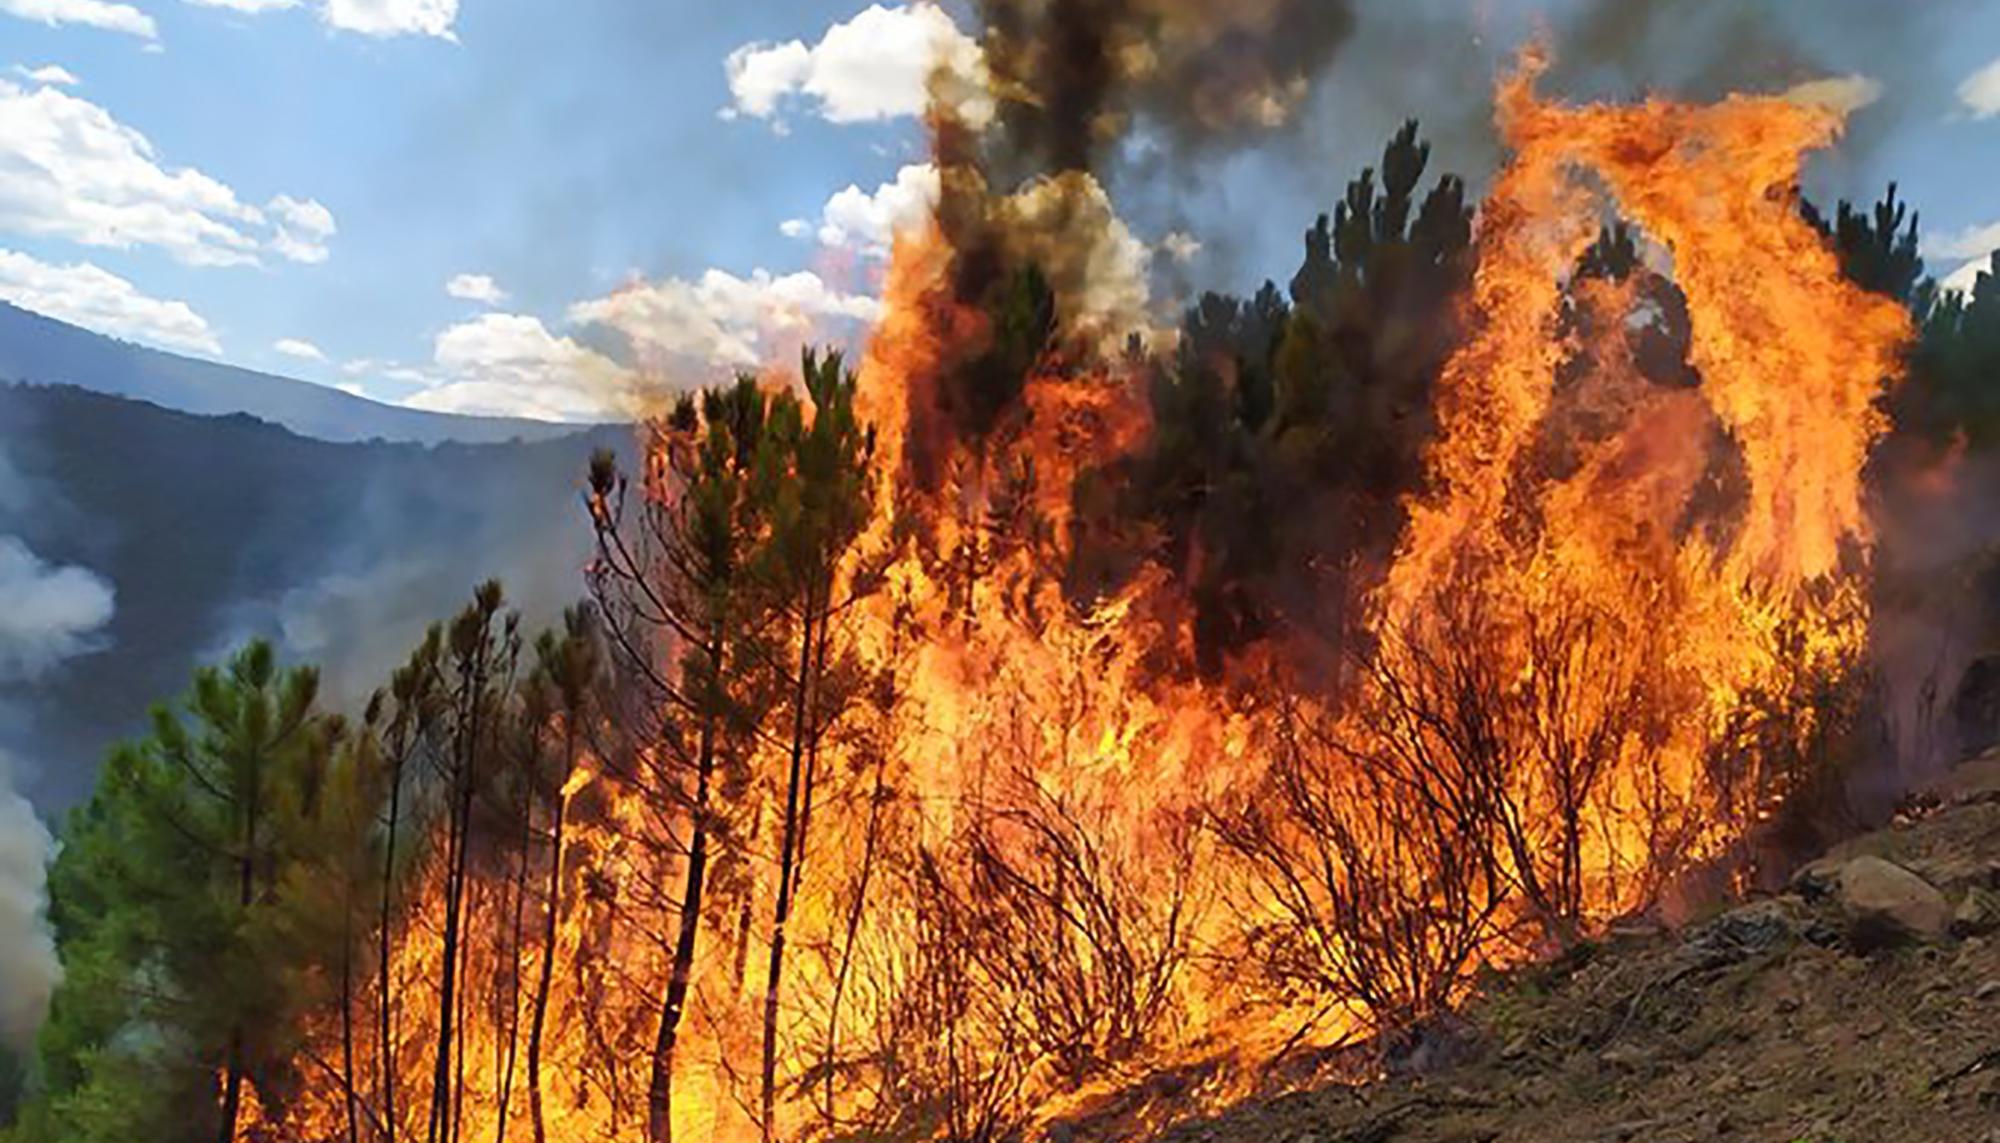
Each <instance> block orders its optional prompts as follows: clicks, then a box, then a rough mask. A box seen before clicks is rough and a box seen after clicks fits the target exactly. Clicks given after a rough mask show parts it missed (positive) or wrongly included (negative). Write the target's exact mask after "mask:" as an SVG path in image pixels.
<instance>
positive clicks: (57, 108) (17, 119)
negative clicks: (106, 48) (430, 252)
mask: <svg viewBox="0 0 2000 1143" xmlns="http://www.w3.org/2000/svg"><path fill="white" fill-rule="evenodd" d="M270 209H271V210H272V212H273V213H274V214H275V215H276V216H277V222H276V226H275V231H274V232H273V233H270V234H269V235H268V248H269V249H270V250H272V251H275V252H276V253H278V254H279V255H280V256H282V257H286V258H291V259H294V260H298V261H316V260H319V259H323V258H325V257H326V249H325V244H324V243H325V239H326V238H327V237H329V236H330V235H331V234H332V233H333V216H332V214H331V213H329V212H328V211H327V209H326V208H325V207H324V206H321V205H320V204H319V203H317V202H313V201H312V200H310V199H308V200H304V201H300V200H296V199H292V198H289V197H287V196H284V195H280V196H278V197H277V198H275V199H273V200H272V201H271V204H270ZM0 229H9V230H15V231H19V232H22V233H27V234H38V235H49V236H54V237H60V238H67V239H70V240H72V241H75V242H81V243H83V244H84V245H87V246H108V247H115V248H118V249H130V248H132V247H136V246H150V247H156V248H158V249H161V250H164V251H165V252H167V253H168V254H170V255H172V256H173V257H174V258H176V259H177V260H179V261H181V262H184V263H187V264H188V265H193V266H229V265H247V264H254V263H256V262H257V261H258V259H259V255H260V254H261V253H262V252H263V251H264V249H265V248H266V245H267V235H266V233H265V232H266V231H267V230H271V229H272V227H271V223H270V221H269V220H268V219H267V218H266V217H265V214H264V212H263V211H261V210H259V209H258V208H256V207H254V206H252V205H250V204H248V203H245V202H243V201H242V200H240V199H239V198H238V197H237V196H236V192H235V191H234V190H232V189H230V187H229V186H227V185H226V184H224V183H222V182H221V181H219V180H217V179H215V178H212V177H210V176H209V175H207V174H204V173H203V172H201V171H198V170H195V169H194V168H192V167H181V168H178V169H170V168H168V167H165V166H162V165H161V164H160V162H159V159H158V156H157V153H156V152H155V150H154V148H153V144H152V142H151V141H150V140H148V139H147V138H146V137H145V136H144V135H142V134H140V133H139V132H138V131H136V130H134V129H132V128H131V127H128V126H126V125H125V124H123V123H120V122H119V121H118V120H117V119H115V118H113V117H112V115H111V114H110V112H108V111H106V110H104V109H103V108H102V107H99V106H98V105H96V104H95V103H92V102H90V101H89V100H86V99H80V98H78V97H76V96H74V95H71V94H69V93H68V92H65V91H61V90H59V89H57V88H54V87H38V88H34V89H32V90H29V89H24V88H22V87H21V86H19V85H18V84H14V83H10V82H8V81H5V80H0Z"/></svg>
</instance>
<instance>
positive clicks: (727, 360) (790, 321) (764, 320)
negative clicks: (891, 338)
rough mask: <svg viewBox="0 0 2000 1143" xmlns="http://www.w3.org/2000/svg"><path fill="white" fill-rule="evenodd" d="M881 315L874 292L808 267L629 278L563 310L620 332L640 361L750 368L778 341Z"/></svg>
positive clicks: (787, 342)
mask: <svg viewBox="0 0 2000 1143" xmlns="http://www.w3.org/2000/svg"><path fill="white" fill-rule="evenodd" d="M880 315H881V303H880V302H878V301H876V300H875V299H874V298H871V297H867V296H865V295H861V294H847V293H842V292H841V291H839V290H837V289H835V288H834V287H832V286H829V285H828V284H827V283H826V282H825V281H824V280H823V279H821V278H820V276H819V275H817V274H814V273H812V272H811V271H806V270H802V271H799V272H798V273H795V274H786V275H784V276H782V277H774V276H772V275H771V274H770V273H769V272H767V271H764V270H757V271H755V272H753V273H752V274H751V275H750V276H749V277H748V278H739V277H737V276H736V275H734V274H730V273H728V272H726V271H723V270H709V271H707V272H706V273H704V274H702V276H701V277H700V278H699V279H697V280H695V281H688V280H687V279H684V278H665V279H662V280H660V281H658V282H643V281H642V282H635V283H633V284H631V285H629V286H626V287H624V288H623V289H620V290H618V291H616V292H614V293H612V294H610V295H607V296H606V297H602V298H597V299H594V300H592V301H587V302H580V303H578V304H576V305H574V306H571V307H570V311H569V318H570V320H571V321H574V322H580V323H591V324H597V325H602V326H605V327H607V328H609V329H612V330H614V331H616V332H617V333H619V334H621V335H622V336H623V337H624V338H625V340H626V342H627V343H628V344H629V345H630V346H631V347H632V350H633V352H634V353H635V354H637V355H638V357H639V359H640V360H641V362H643V363H644V364H645V365H647V366H648V367H650V368H653V369H657V370H664V371H675V370H679V369H685V368H690V367H692V368H694V369H697V370H703V371H712V370H715V369H718V368H741V369H750V368H755V367H756V366H757V365H759V364H761V363H763V362H765V361H767V360H772V359H774V358H775V357H776V356H777V354H778V352H779V351H780V350H781V349H783V348H789V347H790V346H791V345H794V344H798V343H802V342H804V341H806V340H808V339H810V338H814V337H827V336H834V335H835V333H836V332H837V331H838V330H839V329H840V328H841V327H846V326H850V325H852V324H853V323H865V322H872V321H874V320H875V319H876V318H877V317H879V316H880Z"/></svg>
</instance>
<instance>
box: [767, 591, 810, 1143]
mask: <svg viewBox="0 0 2000 1143" xmlns="http://www.w3.org/2000/svg"><path fill="white" fill-rule="evenodd" d="M816 597H817V592H815V591H812V590H810V589H808V590H807V592H806V596H805V606H804V609H803V610H804V613H805V614H804V618H803V620H802V621H801V624H800V632H799V673H798V678H797V680H796V681H795V684H794V686H793V691H792V751H791V770H790V773H789V775H788V776H787V777H786V780H785V826H784V836H783V838H782V839H781V840H780V841H779V844H778V903H777V910H776V913H775V915H774V917H773V918H772V922H771V960H770V966H769V968H768V970H767V971H766V973H765V976H764V1058H763V1071H762V1081H763V1082H762V1088H761V1090H762V1093H763V1105H762V1106H763V1116H762V1120H763V1121H762V1124H761V1127H762V1132H763V1139H764V1141H765V1143H770V1140H771V1133H772V1131H773V1129H774V1119H775V1115H776V1111H777V1079H778V996H779V991H780V986H781V984H782V982H783V976H784V970H785V926H786V924H787V923H788V922H789V921H790V920H791V916H792V890H793V874H794V871H795V869H796V866H797V863H798V856H799V854H798V851H799V848H800V842H801V838H800V832H801V831H800V828H799V827H800V824H801V816H802V815H801V813H800V802H801V797H802V794H803V790H802V787H803V786H804V778H805V760H806V739H807V737H808V734H809V732H810V729H811V723H812V712H811V706H812V683H813V677H812V675H813V650H814V643H813V633H814V631H815V630H816V628H815V625H814V619H815V610H814V609H815V606H816Z"/></svg>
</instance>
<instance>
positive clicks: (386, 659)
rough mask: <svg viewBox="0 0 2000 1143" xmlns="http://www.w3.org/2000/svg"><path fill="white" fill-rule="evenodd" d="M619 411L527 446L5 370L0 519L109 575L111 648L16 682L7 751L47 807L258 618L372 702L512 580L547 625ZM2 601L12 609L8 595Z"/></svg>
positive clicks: (626, 433)
mask: <svg viewBox="0 0 2000 1143" xmlns="http://www.w3.org/2000/svg"><path fill="white" fill-rule="evenodd" d="M631 441H632V435H631V430H630V429H629V428H627V427H623V426H611V427H602V428H597V429H592V430H588V431H584V432H578V433H574V434H573V435H571V436H568V437H565V438H561V439H557V440H551V441H539V442H515V443H508V444H485V445H466V444H441V445H435V446H423V445H414V444H387V443H381V442H372V443H344V444H342V443H330V442H326V441H318V440H312V439H309V438H306V437H301V436H298V435H295V434H294V433H291V432H289V431H287V430H285V429H283V428H279V427H277V426H274V425H270V424H266V423H263V422H260V421H257V420H254V419H252V418H250V417H248V416H244V415H240V414H238V415H234V416H227V417H201V416H194V415H192V414H188V413H181V412H175V411H169V410H166V409H161V408H158V407H156V406H154V405H150V404H144V403H141V402H136V401H130V400H126V399H122V398H118V397H111V396H106V395H103V394H99V393H92V392H88V391H85V390H83V389H79V388H74V387H68V386H51V387H44V386H28V385H19V386H8V385H0V477H5V480H6V483H8V484H9V485H10V486H11V489H12V491H11V492H10V494H9V495H7V496H0V536H9V535H11V536H16V537H19V538H20V539H21V540H22V541H23V542H25V543H26V544H27V546H28V547H29V548H31V549H32V550H33V552H34V553H35V554H36V555H37V556H38V557H39V558H41V559H43V560H46V561H48V562H49V563H50V564H51V565H79V566H82V567H85V568H88V569H90V570H91V571H93V572H95V573H96V574H97V575H99V576H101V577H103V578H105V579H107V580H109V581H110V582H111V584H112V586H113V588H114V589H115V592H116V599H115V610H114V612H113V616H112V619H111V622H110V625H109V627H108V628H107V629H106V630H105V632H104V634H106V635H107V636H108V639H107V640H106V641H105V645H104V646H103V648H102V649H99V650H96V651H92V652H90V653H86V654H83V655H81V656H78V657H77V658H75V659H73V660H71V661H69V662H67V663H66V664H64V665H63V666H62V667H61V668H59V669H58V672H57V673H56V674H55V675H54V676H52V677H44V678H43V679H42V680H41V681H40V682H38V683H35V684H33V685H15V686H13V687H11V688H9V687H6V686H0V750H4V751H6V752H7V753H11V754H13V755H14V756H15V757H16V758H18V759H21V760H22V761H24V762H26V763H27V764H28V768H29V770H30V771H31V772H30V773H29V774H28V775H27V780H26V782H25V783H24V785H25V788H26V790H27V792H28V793H29V795H30V796H31V798H33V799H35V800H36V801H37V802H38V803H39V804H40V805H41V807H42V809H43V811H44V812H45V813H47V812H51V811H53V810H55V809H58V808H60V807H61V806H63V805H67V804H71V803H73V802H74V801H75V800H76V799H77V798H79V797H81V796H82V795H83V794H84V793H85V792H87V791H88V789H89V785H90V782H91V778H92V775H93V774H94V773H95V767H96V763H97V761H98V759H99V758H100V757H101V756H102V752H103V750H104V748H105V747H106V746H107V745H108V744H109V743H111V742H113V741H115V740H117V739H118V738H120V737H123V736H125V735H128V734H131V733H133V732H134V731H136V730H138V729H139V728H140V727H141V726H142V725H143V720H144V717H145V711H146V706H147V704H149V703H151V702H153V701H155V700H158V699H161V698H166V697H169V696H173V695H177V694H179V693H181V692H182V691H183V690H184V689H185V687H186V685H187V678H188V671H189V669H190V667H191V666H192V665H193V664H194V663H195V662H197V661H200V660H203V659H210V658H214V657H217V656H219V655H220V654H222V653H224V652H225V651H226V650H227V649H228V648H229V647H231V646H232V645H233V644H235V643H237V642H239V641H240V640H242V639H244V638H246V637H248V636H250V635H253V634H261V635H267V636H270V637H273V638H275V639H277V640H278V641H279V643H280V645H281V647H283V648H285V649H286V650H287V652H288V654H290V655H292V656H294V657H298V658H303V659H306V660H309V661H314V662H318V663H320V664H321V665H323V666H324V667H325V668H326V675H327V683H328V686H329V687H330V688H331V689H332V690H333V691H334V692H335V693H336V696H337V698H338V699H339V700H340V701H342V702H343V703H346V704H352V705H356V706H358V703H359V700H360V699H361V698H362V697H364V696H365V694H366V692H367V691H368V690H369V689H371V688H373V687H374V686H376V685H378V684H380V683H381V682H382V681H383V680H384V678H385V672H386V670H387V668H388V667H390V666H392V665H393V664H394V663H395V662H397V661H399V660H400V659H401V658H402V656H403V655H404V654H406V653H407V651H408V650H409V648H410V646H411V645H412V644H413V643H414V641H415V640H416V639H417V638H418V637H419V636H420V635H421V634H422V631H423V628H424V626H425V625H426V624H427V623H429V622H431V621H433V620H437V619H442V618H445V617H448V616H449V614H450V613H451V612H453V611H455V610H456V609H457V608H458V607H459V606H461V605H462V603H463V602H464V600H465V599H466V598H467V597H468V596H469V594H470V592H471V589H472V587H473V585H474V584H476V583H477V582H479V581H480V580H482V579H485V578H488V577H498V578H500V579H501V580H503V581H504V583H505V584H506V586H507V589H508V594H509V596H510V597H511V598H512V599H513V600H514V601H515V602H516V603H517V604H520V605H521V606H523V608H524V610H526V611H527V613H528V618H529V620H530V622H533V623H545V622H548V621H550V620H552V619H553V618H555V616H556V615H557V614H558V613H559V610H560V608H561V607H562V606H563V605H564V604H566V603H569V602H572V601H574V600H575V599H577V598H579V597H580V596H581V595H582V594H583V582H582V577H581V568H582V567H583V565H584V562H585V561H586V559H587V558H588V556H589V548H590V536H589V525H588V520H587V518H586V516H585V513H584V510H583V508H582V506H581V502H580V496H581V492H582V488H583V481H584V476H585V469H586V466H587V464H588V458H589V455H590V453H591V451H592V450H593V449H594V448H598V447H611V448H615V449H620V450H622V451H626V452H628V453H629V446H630V444H631ZM0 606H5V603H4V601H0Z"/></svg>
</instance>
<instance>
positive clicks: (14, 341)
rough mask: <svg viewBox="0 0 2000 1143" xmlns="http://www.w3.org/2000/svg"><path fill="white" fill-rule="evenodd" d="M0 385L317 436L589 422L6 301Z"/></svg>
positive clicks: (419, 440) (536, 428) (439, 437)
mask: <svg viewBox="0 0 2000 1143" xmlns="http://www.w3.org/2000/svg"><path fill="white" fill-rule="evenodd" d="M0 384H31V385H74V386H76V387H78V388H81V389H88V390H91V391H93V392H98V393H105V394H108V395H111V396H114V397H126V398H130V399H133V400H138V401H145V402H149V403H151V404H154V405H158V406H160V407H162V408H166V409H172V410H176V411H179V412H184V413H194V414H197V415H204V416H226V415H228V414H230V413H247V414H249V415H250V416H253V417H255V418H257V419H259V420H263V421H269V422H271V423H272V424H275V425H280V426H283V427H284V428H287V429H289V430H291V431H292V432H295V433H297V434H299V435H300V436H305V437H312V438H316V439H319V440H325V441H334V442H340V443H360V442H365V441H370V440H382V441H389V442H399V443H414V444H441V443H445V442H457V443H463V444H502V443H506V442H508V441H512V440H523V441H538V440H552V439H556V438H559V437H565V436H571V435H574V434H576V433H579V432H584V431H588V430H589V429H591V428H592V427H593V426H592V425H590V424H581V423H567V422H556V421H537V420H530V419H527V418H520V417H483V416H471V415H462V414H457V413H437V412H431V411H429V410H424V409H408V408H403V407H401V406H397V405H387V404H383V403H382V402H380V401H373V400H370V399H368V398H366V397H359V396H355V395H354V394H352V393H346V392H342V391H341V390H339V389H334V388H330V387H328V386H325V385H319V384H315V383H314V382H311V381H302V380H300V379H298V378H295V377H286V376H283V375H282V374H277V373H263V372H259V371H257V370H254V369H246V368H243V367H241V366H236V365H228V364H224V363H222V362H216V361H205V360H202V359H200V358H195V357H186V356H182V355H180V354H176V353H170V352H167V351H166V350H162V349H154V348H151V347H149V346H144V345H139V344H137V343H134V342H129V341H124V340H122V339H119V338H116V337H111V336H108V335H106V334H101V333H97V332H94V331H92V330H88V329H85V328H83V327H81V326H77V325H73V324H71V323H69V322H65V321H62V320H60V319H57V318H52V317H49V316H47V315H45V314H40V313H36V312H35V311H33V310H28V309H23V308H21V307H19V306H16V305H13V304H11V303H8V302H4V301H0Z"/></svg>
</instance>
